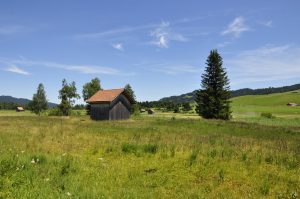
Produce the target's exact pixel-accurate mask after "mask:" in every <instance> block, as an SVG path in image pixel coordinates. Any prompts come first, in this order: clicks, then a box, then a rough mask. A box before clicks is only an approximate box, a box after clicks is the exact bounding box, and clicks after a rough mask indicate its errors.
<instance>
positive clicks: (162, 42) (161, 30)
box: [150, 21, 188, 48]
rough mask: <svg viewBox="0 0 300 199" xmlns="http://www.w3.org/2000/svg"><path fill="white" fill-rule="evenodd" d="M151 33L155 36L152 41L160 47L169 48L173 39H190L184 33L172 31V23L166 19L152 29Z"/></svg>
mask: <svg viewBox="0 0 300 199" xmlns="http://www.w3.org/2000/svg"><path fill="white" fill-rule="evenodd" d="M150 35H151V36H152V37H153V38H154V40H153V41H151V42H150V43H151V44H153V45H156V46H158V47H160V48H168V47H169V43H170V42H171V41H179V42H185V41H188V39H187V38H185V37H184V36H183V35H181V34H179V33H175V32H173V31H171V29H170V23H169V22H164V21H163V22H161V24H160V25H159V26H158V27H156V29H155V30H153V31H151V33H150Z"/></svg>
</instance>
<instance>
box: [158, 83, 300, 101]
mask: <svg viewBox="0 0 300 199" xmlns="http://www.w3.org/2000/svg"><path fill="white" fill-rule="evenodd" d="M298 89H300V84H294V85H291V86H282V87H276V88H274V87H269V88H260V89H250V88H243V89H239V90H234V91H231V96H232V97H238V96H245V95H266V94H273V93H283V92H289V91H294V90H298ZM196 93H197V90H195V91H193V92H190V93H186V94H182V95H178V96H170V97H164V98H162V99H160V100H159V101H162V102H174V103H186V102H189V103H191V102H193V101H194V100H195V97H196Z"/></svg>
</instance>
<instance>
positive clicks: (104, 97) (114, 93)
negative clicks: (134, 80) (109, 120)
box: [86, 88, 124, 103]
mask: <svg viewBox="0 0 300 199" xmlns="http://www.w3.org/2000/svg"><path fill="white" fill-rule="evenodd" d="M123 92H124V88H120V89H111V90H100V91H98V92H97V93H95V94H94V95H93V96H92V97H90V98H89V99H88V100H86V102H88V103H93V102H112V101H113V100H114V99H116V98H117V97H118V96H119V95H120V94H121V93H123Z"/></svg>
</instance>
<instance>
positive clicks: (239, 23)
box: [221, 16, 249, 37]
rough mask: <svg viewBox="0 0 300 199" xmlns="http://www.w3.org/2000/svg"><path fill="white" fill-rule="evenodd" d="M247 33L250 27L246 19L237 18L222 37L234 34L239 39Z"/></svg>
mask: <svg viewBox="0 0 300 199" xmlns="http://www.w3.org/2000/svg"><path fill="white" fill-rule="evenodd" d="M245 31H249V27H248V26H246V25H245V19H244V18H243V17H242V16H240V17H237V18H235V19H234V20H233V21H232V22H231V23H230V24H229V25H228V27H227V28H226V29H225V30H224V31H223V32H221V35H227V34H233V36H235V37H239V36H240V35H241V34H242V33H243V32H245Z"/></svg>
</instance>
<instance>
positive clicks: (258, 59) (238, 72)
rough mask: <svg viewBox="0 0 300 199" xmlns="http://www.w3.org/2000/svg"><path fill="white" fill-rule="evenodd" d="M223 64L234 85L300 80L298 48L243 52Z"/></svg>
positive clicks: (284, 47) (265, 47)
mask: <svg viewBox="0 0 300 199" xmlns="http://www.w3.org/2000/svg"><path fill="white" fill-rule="evenodd" d="M224 63H225V64H226V65H228V71H229V74H230V77H231V78H232V80H233V83H235V84H238V83H252V82H267V81H282V80H287V79H293V78H300V48H299V47H292V46H290V45H283V46H272V45H267V46H264V47H261V48H258V49H254V50H248V51H244V52H242V53H240V54H238V55H237V56H236V57H234V58H232V59H230V60H227V61H226V60H225V61H224Z"/></svg>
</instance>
